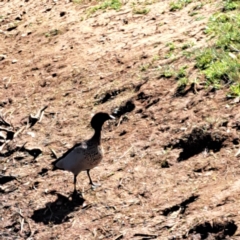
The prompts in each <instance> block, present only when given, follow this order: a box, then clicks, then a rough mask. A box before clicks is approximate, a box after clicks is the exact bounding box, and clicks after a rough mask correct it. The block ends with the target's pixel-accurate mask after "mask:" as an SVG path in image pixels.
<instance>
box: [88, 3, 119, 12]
mask: <svg viewBox="0 0 240 240" xmlns="http://www.w3.org/2000/svg"><path fill="white" fill-rule="evenodd" d="M121 7H122V2H121V1H119V0H106V1H104V2H102V3H100V4H98V5H96V6H94V7H91V8H90V9H89V10H88V15H90V14H93V13H95V12H96V11H98V10H107V9H113V10H116V11H118V10H119V9H120V8H121Z"/></svg>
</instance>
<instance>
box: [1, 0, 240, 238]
mask: <svg viewBox="0 0 240 240" xmlns="http://www.w3.org/2000/svg"><path fill="white" fill-rule="evenodd" d="M145 3H146V2H145ZM169 3H170V1H167V0H165V1H159V2H149V5H147V6H144V3H141V1H140V2H138V5H137V6H142V7H147V8H148V9H150V11H149V13H148V14H146V15H143V14H134V13H133V4H132V2H130V1H129V2H127V1H126V2H125V3H124V5H123V6H122V8H121V10H120V11H115V10H107V11H105V12H103V11H102V10H99V11H97V12H96V13H94V14H92V15H91V16H90V17H88V18H87V17H86V16H87V11H88V9H89V7H90V6H91V5H96V4H97V3H96V2H91V3H89V2H85V3H84V2H82V3H81V4H77V3H73V2H69V1H61V0H59V1H57V0H56V1H50V0H43V1H28V0H25V1H20V0H11V1H6V0H4V1H1V2H0V15H1V16H0V21H1V22H0V55H1V56H0V59H1V61H0V81H1V83H0V96H1V98H0V111H1V116H2V119H1V120H0V124H1V126H0V127H1V131H0V133H1V136H0V138H1V139H0V140H1V146H0V150H1V151H0V163H1V165H0V168H1V169H0V170H1V175H0V177H1V178H0V182H1V185H0V187H1V188H0V194H1V195H0V199H1V201H0V230H1V231H0V238H1V239H115V240H117V239H195V240H197V239H239V238H240V227H239V226H240V216H239V211H240V210H239V209H240V197H239V196H240V195H239V194H240V179H239V176H240V165H239V158H238V154H237V153H238V150H239V142H240V140H239V129H240V121H239V117H240V113H239V111H238V108H239V101H233V100H227V99H226V89H222V90H219V91H214V90H212V89H209V88H205V87H204V85H203V81H204V79H203V78H201V76H200V75H199V73H197V71H196V69H194V62H193V60H192V59H191V58H187V57H184V56H183V55H182V52H183V51H181V46H183V44H185V43H189V42H192V43H194V44H193V46H192V48H191V49H190V50H194V49H199V48H202V47H204V46H206V45H207V44H208V42H207V40H206V39H207V37H206V36H205V35H204V34H203V30H204V29H205V27H206V23H207V21H208V18H209V16H210V15H211V14H213V13H214V12H215V11H216V9H217V8H218V4H219V3H218V2H217V1H215V2H212V3H211V2H209V1H208V2H203V3H204V4H203V7H202V8H199V9H198V8H197V4H199V2H198V1H195V2H194V1H193V2H192V3H191V4H189V5H188V6H186V7H184V8H183V9H182V10H180V11H176V12H170V11H169ZM194 9H197V14H189V13H190V12H192V11H193V10H194ZM168 43H174V44H175V46H176V48H177V49H178V51H176V52H175V58H174V59H172V58H171V57H170V58H168V57H166V56H167V54H168V53H169V46H168ZM182 65H187V66H188V67H189V68H188V69H190V70H189V76H190V79H192V80H194V79H195V78H196V77H198V79H200V81H199V82H198V84H195V85H190V86H188V88H187V89H184V90H183V91H179V88H178V83H177V82H176V80H174V79H173V78H165V77H164V76H163V75H162V70H164V69H167V68H168V67H169V66H174V68H176V69H177V68H178V67H179V66H182ZM45 106H47V108H46V109H45V110H44V115H42V117H41V118H39V117H38V116H36V113H37V112H38V111H39V110H41V109H43V108H44V107H45ZM98 111H106V112H109V113H115V115H117V116H118V118H117V119H116V120H114V121H113V122H109V123H108V124H105V125H104V129H103V140H102V144H103V147H104V150H105V157H104V160H103V161H102V163H101V164H100V165H99V166H98V167H97V168H95V169H94V170H92V171H91V173H92V178H93V179H94V181H96V182H98V183H101V186H100V187H99V188H97V189H95V190H92V189H91V188H90V186H89V185H88V179H87V175H86V173H85V172H83V173H81V174H80V175H79V176H78V184H77V187H78V189H79V191H82V194H83V197H84V199H81V198H80V197H72V195H71V194H72V191H73V176H72V174H71V173H69V172H64V171H52V170H51V162H53V161H54V160H55V158H54V155H55V154H56V155H57V156H61V154H63V153H64V151H66V150H67V149H68V148H70V147H71V146H73V145H74V143H76V142H78V141H81V140H83V139H87V138H89V137H90V136H91V134H92V129H91V128H90V126H89V121H90V119H91V116H92V114H94V113H96V112H98ZM40 115H41V114H40ZM39 120H41V121H39Z"/></svg>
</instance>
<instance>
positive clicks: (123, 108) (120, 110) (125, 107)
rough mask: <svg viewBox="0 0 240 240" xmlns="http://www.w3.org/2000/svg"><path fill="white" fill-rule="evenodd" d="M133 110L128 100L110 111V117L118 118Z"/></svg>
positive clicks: (133, 107) (133, 106) (133, 105)
mask: <svg viewBox="0 0 240 240" xmlns="http://www.w3.org/2000/svg"><path fill="white" fill-rule="evenodd" d="M134 109H135V104H134V103H133V102H132V100H128V101H126V102H123V103H122V104H121V105H120V106H119V107H116V108H114V109H113V111H112V115H113V116H116V117H120V116H122V115H124V114H125V113H127V112H132V111H133V110H134Z"/></svg>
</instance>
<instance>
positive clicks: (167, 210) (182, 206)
mask: <svg viewBox="0 0 240 240" xmlns="http://www.w3.org/2000/svg"><path fill="white" fill-rule="evenodd" d="M198 198H199V195H193V196H191V197H189V198H187V199H186V200H184V201H183V202H181V203H179V204H176V205H174V206H172V207H169V208H165V209H164V210H162V214H163V215H164V216H168V215H169V214H170V213H173V212H176V211H179V209H181V210H180V213H181V214H183V213H184V212H185V211H186V209H187V207H188V205H189V204H190V203H193V202H195V201H196V200H197V199H198Z"/></svg>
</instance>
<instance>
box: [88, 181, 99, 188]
mask: <svg viewBox="0 0 240 240" xmlns="http://www.w3.org/2000/svg"><path fill="white" fill-rule="evenodd" d="M90 184H91V186H92V189H96V188H98V187H100V186H101V184H100V183H99V184H97V183H94V182H91V183H90Z"/></svg>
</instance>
